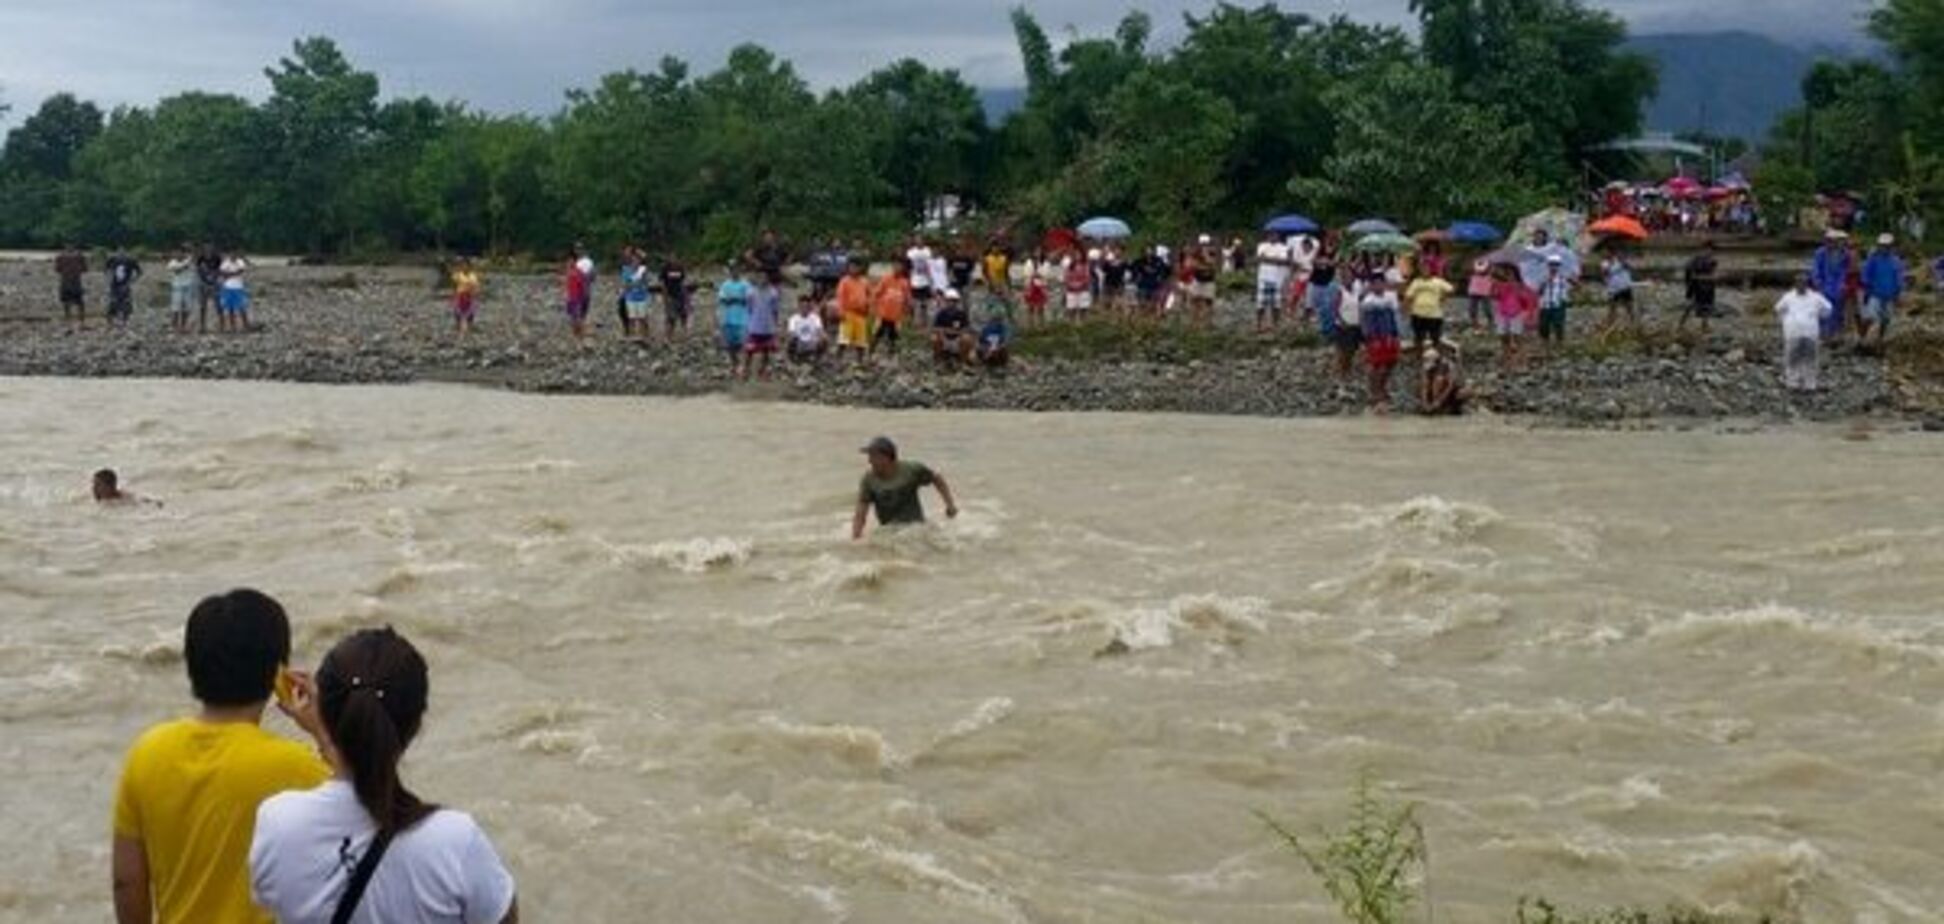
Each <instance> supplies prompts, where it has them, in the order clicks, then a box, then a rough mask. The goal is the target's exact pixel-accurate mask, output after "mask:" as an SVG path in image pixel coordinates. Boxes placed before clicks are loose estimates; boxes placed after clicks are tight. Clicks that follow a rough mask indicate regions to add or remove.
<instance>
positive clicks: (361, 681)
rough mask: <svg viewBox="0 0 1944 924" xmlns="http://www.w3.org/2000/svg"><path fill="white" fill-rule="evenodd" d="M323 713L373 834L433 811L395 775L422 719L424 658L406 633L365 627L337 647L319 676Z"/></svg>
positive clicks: (425, 688)
mask: <svg viewBox="0 0 1944 924" xmlns="http://www.w3.org/2000/svg"><path fill="white" fill-rule="evenodd" d="M317 691H318V698H319V703H318V705H319V707H320V711H321V712H322V714H323V718H324V726H325V729H326V730H327V731H328V732H329V733H330V736H331V742H332V744H334V745H335V746H336V747H337V751H338V755H339V757H340V758H341V759H342V760H343V761H344V764H345V769H346V770H347V771H348V772H349V773H350V774H351V785H352V788H353V789H354V790H356V792H357V794H358V802H359V803H360V804H362V805H363V806H364V807H365V811H366V812H368V813H369V814H370V815H371V820H372V822H373V823H374V824H376V825H377V826H378V830H379V831H381V832H383V833H384V834H386V835H396V834H398V833H399V832H401V831H404V830H406V829H407V828H410V827H412V826H413V825H415V824H417V823H418V822H419V821H420V820H422V819H424V818H425V817H426V816H427V815H430V814H432V812H433V811H434V810H435V808H436V807H435V806H431V805H427V804H425V803H424V802H423V801H421V800H420V799H419V797H418V796H416V795H414V794H413V793H412V791H411V790H409V789H407V788H405V784H404V782H403V781H401V780H400V779H399V778H398V763H399V761H400V760H402V759H403V758H404V756H405V749H406V748H408V747H410V746H411V744H412V738H413V737H414V736H416V735H417V734H418V730H419V722H420V720H421V719H423V718H424V716H425V706H426V697H427V692H428V682H427V678H426V669H425V659H424V658H422V657H420V656H419V653H418V650H417V649H415V648H413V647H412V643H411V642H408V641H406V640H405V638H404V636H401V635H399V634H398V633H396V632H394V631H392V630H391V629H390V628H389V627H387V628H384V629H367V630H364V631H360V632H357V633H355V634H353V635H352V636H351V637H349V638H347V639H345V640H344V641H342V642H339V643H338V645H337V647H336V648H333V649H331V653H330V654H329V655H326V656H325V658H324V664H323V665H322V666H321V667H319V668H318V671H317Z"/></svg>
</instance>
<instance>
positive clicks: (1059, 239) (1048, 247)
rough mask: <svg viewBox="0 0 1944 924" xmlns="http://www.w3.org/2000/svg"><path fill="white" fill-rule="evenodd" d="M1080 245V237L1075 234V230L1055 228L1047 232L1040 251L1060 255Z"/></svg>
mask: <svg viewBox="0 0 1944 924" xmlns="http://www.w3.org/2000/svg"><path fill="white" fill-rule="evenodd" d="M1079 243H1080V236H1079V235H1077V234H1074V233H1073V229H1071V228H1054V229H1053V230H1051V231H1048V232H1046V237H1045V238H1042V239H1041V240H1040V249H1042V250H1045V251H1046V252H1047V253H1059V252H1061V251H1063V250H1072V249H1074V247H1076V246H1077V245H1078V244H1079Z"/></svg>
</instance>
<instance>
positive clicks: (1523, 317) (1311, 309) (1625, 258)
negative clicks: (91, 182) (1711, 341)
mask: <svg viewBox="0 0 1944 924" xmlns="http://www.w3.org/2000/svg"><path fill="white" fill-rule="evenodd" d="M1582 259H1583V258H1582V255H1581V254H1580V253H1579V252H1578V251H1577V250H1575V249H1574V248H1573V247H1571V246H1568V245H1567V244H1566V243H1565V242H1561V241H1555V240H1552V239H1551V238H1550V237H1549V236H1548V234H1547V233H1546V232H1545V231H1544V230H1540V231H1537V232H1535V233H1533V234H1532V235H1531V236H1530V238H1529V239H1528V240H1526V241H1524V242H1521V243H1518V244H1515V245H1513V246H1510V247H1505V248H1502V249H1500V250H1498V251H1495V252H1494V253H1492V254H1490V255H1487V256H1485V257H1480V258H1478V259H1477V260H1475V261H1458V260H1454V259H1453V258H1452V257H1451V256H1449V255H1448V254H1447V253H1446V252H1445V249H1444V247H1443V245H1442V244H1441V243H1440V242H1438V241H1436V240H1429V241H1425V242H1423V243H1422V245H1421V246H1412V247H1408V248H1390V249H1365V248H1361V247H1359V246H1357V244H1356V243H1355V242H1354V240H1347V239H1346V238H1344V237H1342V236H1339V235H1336V234H1332V233H1315V234H1309V233H1298V234H1286V235H1285V234H1275V233H1270V234H1266V235H1265V236H1264V237H1263V238H1262V239H1261V240H1260V241H1259V242H1258V243H1256V244H1255V245H1254V246H1253V248H1251V247H1249V246H1247V245H1245V244H1244V243H1243V242H1242V240H1241V239H1240V238H1231V239H1229V240H1228V241H1227V242H1225V243H1223V242H1217V241H1216V240H1215V239H1214V238H1213V237H1212V236H1210V235H1201V236H1199V237H1197V238H1196V239H1195V240H1193V241H1191V242H1189V243H1187V244H1184V245H1181V246H1170V245H1168V244H1164V243H1152V244H1148V245H1146V246H1142V247H1130V246H1128V245H1127V242H1126V241H1125V240H1124V239H1108V240H1098V239H1096V240H1086V239H1080V238H1077V237H1066V238H1063V239H1054V238H1049V240H1048V241H1047V242H1046V243H1044V244H1042V246H1039V247H1036V248H1033V249H1030V250H1025V251H1020V250H1016V249H1015V248H1013V247H1012V246H1011V245H1010V244H1009V243H1008V242H1007V241H1006V240H1005V239H1003V238H998V237H995V238H992V239H990V240H988V241H986V242H984V244H983V245H980V244H974V243H969V242H967V241H966V240H963V239H961V240H958V241H956V242H952V243H949V244H947V243H944V242H940V241H937V240H931V239H927V238H926V237H924V236H922V235H913V236H912V237H911V238H910V239H909V240H908V241H907V243H906V246H905V248H904V249H903V250H901V251H896V252H892V253H871V252H869V251H868V250H866V249H865V247H864V246H863V245H861V244H853V245H850V246H845V245H843V244H841V243H840V242H838V241H836V240H831V241H828V242H826V243H824V244H822V245H820V246H818V247H817V248H816V249H815V250H813V251H811V252H809V253H807V254H801V255H800V254H798V253H797V252H795V251H794V250H793V249H792V248H791V247H789V246H788V245H786V244H785V243H783V242H782V241H781V240H780V239H779V238H778V237H777V235H776V234H775V233H774V232H772V231H765V232H764V233H763V234H762V236H761V239H760V240H759V241H757V242H756V243H755V244H754V245H753V246H751V247H749V248H748V249H747V250H745V251H744V252H743V253H742V254H741V255H740V256H739V257H738V258H737V259H735V260H732V261H730V263H729V265H728V266H727V268H726V270H725V272H724V278H722V280H721V282H719V283H718V284H716V285H714V286H713V288H712V289H706V290H705V288H704V286H703V284H702V283H701V282H700V281H699V280H698V279H697V278H696V277H695V276H694V275H693V274H692V273H691V272H690V270H689V268H688V267H687V266H686V265H685V264H684V263H683V262H682V261H681V260H679V259H677V258H674V257H672V256H671V257H663V258H660V259H658V260H651V259H650V258H649V256H648V255H647V254H646V252H645V251H643V250H642V249H641V248H639V247H635V246H627V247H624V248H622V250H621V251H620V253H619V255H618V258H617V264H618V274H617V278H616V279H615V284H614V287H613V290H612V291H613V292H614V311H615V317H616V320H617V327H618V329H619V330H620V331H621V332H622V336H624V337H628V338H631V339H634V340H637V341H647V340H650V339H652V338H653V337H654V336H655V335H656V328H657V326H658V325H657V321H659V328H660V333H661V336H663V337H665V338H670V339H673V338H679V337H686V336H688V335H689V333H690V329H691V325H692V323H693V320H694V318H695V316H696V311H695V305H696V303H697V301H698V296H699V295H703V294H710V295H712V296H713V307H714V324H715V330H714V331H713V332H712V333H713V335H714V336H715V337H716V338H717V340H718V342H719V343H720V346H721V349H722V352H723V354H724V356H725V357H726V361H727V363H728V365H729V368H730V370H731V373H732V374H733V375H734V376H735V377H737V378H741V379H757V378H767V377H769V376H770V375H772V374H773V373H774V372H775V370H776V368H777V366H778V365H779V364H782V363H789V364H791V365H795V366H807V367H816V366H822V365H826V364H844V365H854V366H863V365H867V364H872V363H875V362H878V361H880V360H881V359H884V358H892V359H894V360H895V358H896V357H897V355H898V353H899V351H900V349H901V348H902V347H903V345H904V344H905V343H907V342H908V341H911V340H914V339H915V340H917V342H918V344H920V348H921V349H925V348H928V351H929V354H930V355H931V357H932V358H933V359H934V361H935V362H937V363H939V364H941V365H944V366H949V367H955V368H959V369H963V370H972V369H980V368H984V369H994V368H1002V367H1005V366H1007V365H1008V364H1009V363H1010V361H1011V354H1012V344H1013V340H1014V337H1015V336H1016V334H1017V332H1018V330H1019V329H1020V328H1021V327H1022V326H1036V325H1043V324H1047V323H1051V322H1085V321H1087V320H1089V319H1093V318H1097V317H1104V318H1116V319H1160V318H1174V319H1180V320H1181V321H1183V322H1185V323H1186V324H1189V325H1209V324H1212V323H1214V321H1215V317H1216V314H1217V307H1218V304H1219V303H1220V301H1221V299H1220V292H1219V284H1220V283H1221V281H1222V280H1223V279H1224V277H1225V276H1226V275H1229V274H1237V273H1247V272H1249V270H1250V269H1251V268H1253V270H1254V287H1253V293H1252V294H1253V305H1254V318H1255V324H1256V327H1257V328H1258V329H1259V330H1261V331H1264V332H1267V331H1271V330H1274V329H1277V328H1280V327H1283V326H1285V325H1291V324H1293V325H1296V326H1300V327H1303V328H1307V329H1312V330H1314V331H1315V332H1316V333H1317V334H1318V335H1319V336H1320V337H1321V338H1322V339H1323V340H1324V341H1325V342H1326V344H1328V345H1329V346H1331V347H1332V348H1333V349H1334V351H1335V359H1334V365H1335V368H1336V371H1337V373H1338V375H1339V376H1340V377H1342V378H1343V379H1345V380H1349V379H1351V378H1353V377H1354V375H1355V372H1356V369H1357V366H1358V365H1359V359H1361V364H1362V366H1363V367H1364V371H1365V383H1366V388H1367V390H1368V394H1369V400H1370V405H1371V407H1372V408H1373V409H1374V410H1376V411H1378V412H1384V411H1386V410H1388V409H1389V408H1390V406H1391V405H1392V403H1393V402H1392V395H1391V382H1392V379H1393V376H1394V372H1395V370H1396V368H1397V366H1398V365H1399V364H1400V363H1401V362H1402V361H1403V359H1404V358H1405V355H1406V354H1407V353H1408V354H1409V355H1410V356H1411V357H1412V358H1413V359H1414V360H1415V361H1417V362H1421V363H1423V366H1424V370H1425V373H1426V374H1425V375H1424V376H1422V377H1421V379H1420V381H1425V382H1428V381H1430V380H1432V379H1434V378H1435V379H1438V380H1440V381H1444V382H1446V383H1448V387H1438V388H1435V389H1433V390H1432V391H1431V392H1427V393H1426V394H1425V395H1420V396H1419V397H1420V400H1419V402H1418V403H1419V405H1420V406H1423V407H1426V408H1427V409H1428V410H1429V411H1431V412H1434V413H1456V412H1458V410H1459V409H1460V408H1462V406H1463V401H1464V387H1463V384H1462V382H1463V373H1462V365H1461V363H1460V361H1459V357H1460V350H1459V347H1458V345H1457V344H1456V343H1455V342H1454V341H1453V340H1451V339H1448V338H1447V337H1446V336H1445V331H1446V325H1447V312H1448V310H1449V309H1450V307H1451V306H1452V305H1453V304H1454V303H1456V304H1457V305H1459V306H1461V307H1460V310H1459V311H1458V312H1456V315H1457V320H1458V321H1459V322H1460V323H1462V324H1464V325H1465V326H1466V327H1467V328H1468V329H1472V330H1477V331H1480V332H1486V333H1489V334H1490V335H1492V336H1493V337H1494V338H1495V340H1496V343H1497V346H1498V356H1497V360H1498V365H1499V367H1500V368H1501V370H1503V371H1506V372H1516V371H1519V370H1522V369H1525V368H1526V367H1527V366H1528V363H1529V361H1530V360H1529V357H1530V356H1533V355H1535V354H1536V355H1538V356H1540V357H1544V356H1546V355H1548V354H1550V353H1552V352H1554V351H1556V350H1558V349H1559V347H1560V346H1561V344H1562V343H1563V342H1564V340H1565V338H1566V336H1567V330H1568V325H1567V318H1568V314H1569V310H1570V309H1571V308H1572V307H1573V306H1574V305H1575V304H1580V303H1583V302H1584V301H1586V300H1587V293H1588V291H1589V290H1591V291H1594V292H1597V295H1594V296H1593V297H1594V298H1595V299H1599V300H1603V301H1604V302H1605V304H1606V314H1605V317H1604V318H1603V319H1602V320H1601V321H1600V322H1599V323H1598V324H1597V325H1596V329H1597V330H1598V331H1600V332H1602V333H1606V332H1611V331H1615V330H1619V329H1622V328H1632V327H1638V326H1639V325H1640V324H1641V315H1640V312H1639V310H1638V307H1637V304H1638V302H1637V299H1636V296H1635V289H1636V284H1637V283H1636V270H1635V266H1634V263H1633V260H1632V257H1631V256H1630V254H1629V253H1628V251H1627V249H1626V248H1625V247H1612V248H1602V251H1601V252H1600V253H1599V263H1598V265H1597V267H1596V271H1595V272H1594V273H1591V274H1588V273H1586V272H1585V270H1584V269H1583V266H1582ZM799 267H800V269H799ZM54 269H55V272H56V274H57V276H58V278H59V282H60V287H59V292H60V301H61V305H62V309H63V316H64V318H65V319H66V320H67V321H68V323H70V324H72V325H74V326H75V327H82V326H85V324H86V311H87V309H86V283H85V279H86V277H87V276H88V274H89V270H90V264H89V259H88V257H87V256H86V255H85V254H84V253H83V252H82V251H81V250H80V249H79V248H77V247H69V248H67V249H66V250H64V251H63V252H62V253H61V254H60V255H59V256H57V257H56V258H55V260H54ZM102 269H103V272H104V273H105V275H106V282H107V292H108V294H107V299H106V306H107V317H108V320H109V323H110V324H111V325H113V326H117V327H120V326H125V325H127V323H128V321H129V318H130V316H131V315H132V312H133V305H134V301H135V299H134V295H133V292H134V287H135V285H136V283H137V282H138V281H139V280H140V279H142V278H143V267H142V264H141V262H140V261H139V260H137V259H136V258H135V257H133V256H131V255H130V254H129V253H128V252H127V251H125V250H121V249H116V250H115V251H113V252H112V253H111V254H110V255H109V256H108V257H107V258H106V260H105V263H104V265H103V267H102ZM250 270H251V264H250V262H249V260H248V259H247V258H245V257H244V256H243V255H242V254H240V253H234V252H231V253H225V252H222V251H220V250H218V249H216V248H214V247H211V246H208V245H193V244H190V245H184V246H183V247H182V248H180V249H179V250H178V251H177V252H176V253H174V254H172V255H171V256H170V258H169V261H168V273H169V306H170V309H169V310H170V323H171V327H172V328H173V329H174V330H176V331H178V332H188V331H189V330H190V326H191V321H192V315H193V320H194V326H195V329H196V330H198V331H202V330H207V329H208V316H209V314H210V309H211V308H212V307H214V308H215V314H216V322H217V330H218V331H224V332H230V331H242V330H247V329H249V327H250V323H251V322H250V307H251V299H250V293H249V288H248V284H247V275H248V273H249V272H250ZM1930 270H1931V274H1932V278H1933V281H1934V283H1935V284H1937V285H1939V286H1944V258H1940V259H1939V260H1937V261H1936V263H1935V264H1933V265H1932V267H1931V268H1930ZM447 272H448V278H449V280H450V282H451V287H452V318H453V327H454V329H455V331H457V332H458V333H459V334H460V335H465V334H468V333H470V332H471V331H472V330H473V328H474V325H475V322H476V320H477V317H478V312H479V306H480V298H481V293H482V291H483V281H482V274H481V271H480V269H479V267H478V266H477V265H475V264H474V263H473V262H471V261H470V260H466V259H463V258H462V259H459V260H456V261H454V262H453V263H452V264H451V265H450V266H449V267H448V270H447ZM1719 275H1720V263H1719V258H1718V254H1717V251H1716V248H1715V245H1714V243H1713V242H1712V241H1711V240H1709V241H1704V242H1703V243H1702V244H1701V246H1700V248H1699V250H1698V251H1697V252H1696V253H1695V254H1694V255H1693V256H1692V257H1691V258H1690V259H1689V260H1688V261H1687V264H1686V266H1685V267H1684V269H1683V273H1682V283H1683V286H1684V294H1685V298H1684V300H1683V310H1682V314H1681V318H1680V320H1679V323H1678V325H1677V326H1678V328H1679V329H1685V328H1686V327H1687V325H1688V324H1689V323H1690V322H1698V324H1699V326H1700V328H1701V330H1702V332H1703V333H1704V334H1705V333H1707V332H1708V329H1709V326H1710V324H1711V322H1712V321H1713V319H1714V318H1716V317H1717V316H1718V314H1719V304H1718V300H1717V289H1718V287H1719ZM1910 275H1911V273H1910V268H1909V267H1908V266H1906V265H1905V263H1904V261H1903V259H1902V257H1901V256H1899V254H1898V253H1897V250H1896V241H1895V239H1894V238H1892V237H1891V236H1890V235H1883V236H1882V237H1880V238H1879V239H1878V240H1877V242H1876V246H1875V247H1874V248H1873V249H1872V250H1871V251H1870V252H1869V253H1868V254H1860V253H1858V251H1857V249H1856V248H1855V246H1854V244H1853V243H1852V242H1851V240H1850V238H1849V236H1848V235H1847V234H1846V233H1845V232H1842V231H1830V232H1829V233H1828V237H1827V240H1826V241H1825V242H1824V244H1823V246H1821V247H1820V248H1819V249H1818V250H1817V251H1816V253H1815V255H1814V257H1813V258H1812V260H1811V262H1810V265H1809V267H1808V273H1807V280H1806V285H1807V289H1808V291H1809V292H1810V293H1813V294H1816V295H1818V296H1820V298H1821V299H1822V300H1823V301H1824V302H1826V303H1827V305H1828V311H1827V312H1823V311H1821V310H1820V309H1818V310H1817V311H1816V312H1815V313H1816V315H1817V318H1818V321H1817V328H1818V331H1819V335H1818V338H1817V340H1816V345H1817V347H1818V350H1817V351H1815V352H1812V351H1810V350H1809V349H1808V348H1807V347H1806V346H1804V345H1802V344H1801V343H1799V342H1796V341H1799V340H1800V339H1801V338H1799V337H1795V336H1794V335H1793V334H1790V335H1789V336H1787V337H1785V339H1786V340H1788V341H1789V342H1790V343H1792V344H1793V345H1792V346H1788V347H1787V348H1786V349H1785V352H1786V353H1787V355H1789V356H1792V357H1796V359H1795V361H1794V362H1793V365H1792V369H1793V371H1791V372H1790V373H1789V374H1788V375H1787V376H1785V379H1786V381H1787V383H1788V384H1789V386H1790V387H1791V388H1797V387H1800V388H1809V389H1813V388H1815V387H1816V384H1817V377H1816V375H1815V373H1814V372H1813V370H1812V369H1806V368H1804V367H1805V366H1808V367H1812V366H1814V365H1815V364H1816V363H1818V362H1819V355H1820V348H1821V346H1822V345H1823V344H1826V343H1827V342H1828V341H1830V340H1832V339H1834V338H1836V337H1839V336H1842V335H1843V334H1844V333H1845V332H1846V331H1848V332H1853V334H1854V337H1855V340H1856V342H1857V344H1858V345H1859V346H1861V347H1862V348H1864V349H1873V348H1880V347H1881V345H1882V343H1883V341H1884V338H1885V337H1886V336H1887V334H1888V332H1889V329H1890V326H1891V322H1892V320H1893V318H1894V315H1895V312H1896V309H1897V305H1898V303H1899V301H1900V300H1901V299H1902V297H1903V295H1904V290H1905V287H1906V285H1907V280H1908V279H1909V277H1910ZM1588 276H1590V279H1588V278H1587V277H1588ZM561 285H562V301H561V306H562V310H563V313H564V314H565V315H566V318H567V320H568V327H569V330H570V332H571V334H572V336H573V337H574V338H575V339H576V340H577V341H582V342H584V341H585V340H586V339H587V337H588V336H589V334H590V330H591V327H590V324H591V320H592V318H591V316H592V314H593V310H594V305H595V302H596V293H597V291H599V290H601V289H602V288H603V287H602V286H601V285H600V276H599V271H598V266H597V263H596V260H595V258H594V255H593V254H592V252H590V251H589V250H588V249H587V248H586V247H583V246H580V245H576V246H575V247H574V248H573V249H572V251H571V253H570V254H569V256H568V258H567V259H566V260H565V262H564V265H563V266H562V268H561ZM1796 288H1801V287H1800V286H1798V287H1796ZM1796 288H1792V289H1791V291H1790V292H1789V293H1787V294H1785V295H1784V297H1783V299H1782V301H1783V302H1788V303H1789V304H1790V305H1791V308H1789V309H1788V310H1785V309H1784V307H1783V305H1782V304H1778V305H1777V306H1776V310H1777V312H1778V314H1781V315H1785V316H1791V317H1798V318H1799V317H1800V316H1803V315H1804V313H1805V312H1808V311H1809V309H1808V308H1806V307H1803V306H1802V305H1801V304H1800V302H1801V296H1802V295H1803V293H1800V292H1797V291H1796ZM1785 326H1786V325H1785ZM1788 330H1789V331H1796V330H1798V328H1797V327H1788ZM1407 332H1408V334H1409V338H1410V340H1409V347H1408V349H1406V348H1404V347H1403V341H1404V337H1405V335H1406V333H1407ZM1533 340H1536V341H1537V342H1536V344H1533V343H1532V342H1531V341H1533ZM1429 398H1438V399H1439V400H1437V401H1436V402H1435V403H1431V404H1427V403H1426V401H1427V399H1429Z"/></svg>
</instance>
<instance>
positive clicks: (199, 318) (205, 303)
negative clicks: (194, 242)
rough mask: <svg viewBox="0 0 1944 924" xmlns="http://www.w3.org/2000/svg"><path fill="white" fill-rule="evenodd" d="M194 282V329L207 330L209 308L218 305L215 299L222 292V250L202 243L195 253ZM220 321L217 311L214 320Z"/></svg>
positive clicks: (220, 317)
mask: <svg viewBox="0 0 1944 924" xmlns="http://www.w3.org/2000/svg"><path fill="white" fill-rule="evenodd" d="M196 284H197V290H196V330H197V332H198V333H202V332H207V331H208V330H209V309H210V308H212V307H218V308H219V307H220V306H219V305H218V304H217V299H218V298H220V297H221V296H222V292H223V252H222V251H220V250H217V249H216V248H215V247H214V246H213V245H210V244H204V245H202V249H201V250H200V251H198V252H197V254H196ZM222 321H223V319H222V316H221V315H220V313H219V314H218V316H217V318H216V322H217V323H218V324H221V323H222Z"/></svg>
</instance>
